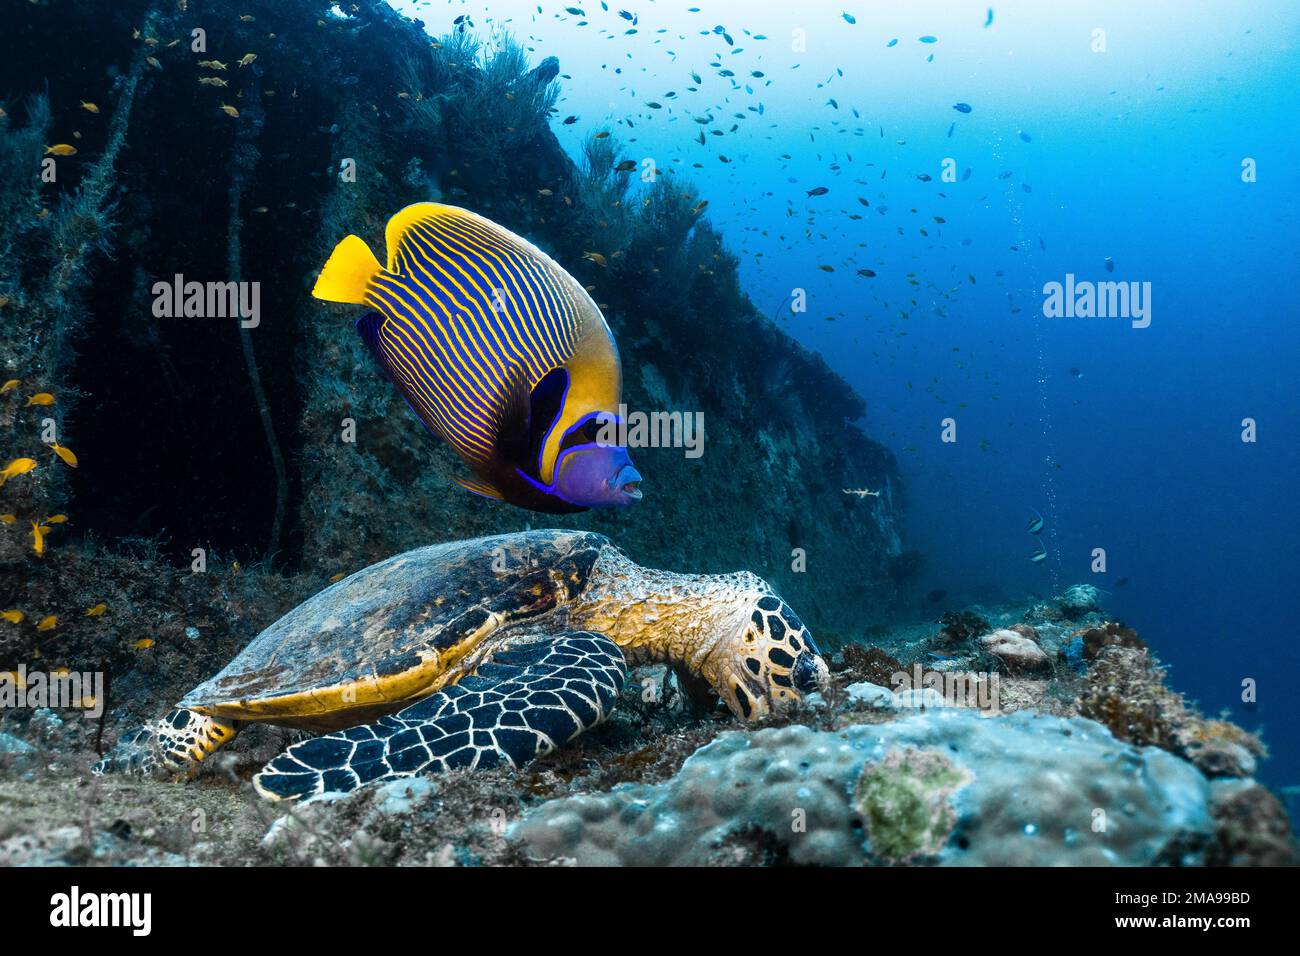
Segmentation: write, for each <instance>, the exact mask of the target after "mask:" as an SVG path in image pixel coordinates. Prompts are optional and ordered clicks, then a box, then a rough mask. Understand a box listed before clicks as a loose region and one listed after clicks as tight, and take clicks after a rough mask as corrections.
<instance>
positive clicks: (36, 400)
mask: <svg viewBox="0 0 1300 956" xmlns="http://www.w3.org/2000/svg"><path fill="white" fill-rule="evenodd" d="M27 404H28V406H31V405H53V404H54V396H53V395H51V394H50V393H49V392H37V393H36V394H35V395H33V396H32V397H31V398H29V399H27Z"/></svg>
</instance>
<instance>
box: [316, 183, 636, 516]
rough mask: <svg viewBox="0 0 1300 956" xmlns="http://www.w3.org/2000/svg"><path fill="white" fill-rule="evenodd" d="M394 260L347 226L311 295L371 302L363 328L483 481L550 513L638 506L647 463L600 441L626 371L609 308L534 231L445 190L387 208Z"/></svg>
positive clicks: (411, 397)
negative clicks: (464, 203)
mask: <svg viewBox="0 0 1300 956" xmlns="http://www.w3.org/2000/svg"><path fill="white" fill-rule="evenodd" d="M386 240H387V244H388V267H387V268H384V267H382V266H381V265H380V264H379V261H378V260H377V259H376V258H375V257H374V255H373V254H372V253H371V251H370V248H369V247H368V246H367V245H366V243H365V241H364V240H362V239H360V238H359V237H357V236H348V237H347V238H345V239H344V240H343V241H342V242H340V243H339V244H338V245H337V246H336V247H335V248H334V252H333V253H332V254H331V255H330V257H329V260H328V261H327V262H326V263H325V268H324V269H322V270H321V274H320V278H319V279H317V280H316V286H315V288H313V289H312V295H314V296H315V297H316V298H318V299H324V300H326V301H328V302H349V303H353V304H357V305H368V306H370V308H371V309H373V310H374V311H372V312H368V313H366V314H365V315H363V316H362V317H361V318H360V319H359V320H358V321H357V331H358V332H359V333H360V335H361V337H362V339H364V340H365V342H366V345H367V346H369V348H370V351H371V353H372V354H373V355H374V357H375V359H376V361H378V362H379V364H380V366H381V367H382V368H383V370H384V371H385V372H386V373H387V375H388V377H389V378H390V379H391V380H392V381H393V383H394V384H395V385H396V386H397V387H398V389H399V390H400V391H401V393H402V395H403V396H404V397H405V398H406V400H407V402H408V403H409V404H410V406H411V408H412V410H413V411H414V412H415V413H416V415H418V416H419V418H420V420H421V421H422V422H423V423H424V424H425V427H427V428H428V429H429V430H430V431H431V432H433V433H434V434H437V435H440V436H442V438H444V439H445V440H446V441H447V442H449V443H450V444H451V446H452V447H453V448H455V449H456V452H457V453H458V454H459V455H460V457H461V458H462V459H463V460H464V461H465V463H466V464H468V465H469V467H470V468H471V469H472V470H473V472H474V477H473V478H458V479H457V482H458V483H459V484H460V485H461V486H463V487H464V488H467V489H468V490H470V491H472V492H474V493H475V494H480V495H484V496H486V497H489V498H496V499H500V500H503V501H508V502H510V503H511V504H514V505H518V506H519V507H521V508H528V509H530V510H532V511H543V512H548V513H551V514H564V513H569V512H575V511H582V510H584V509H586V508H601V507H615V506H625V505H630V504H632V503H634V502H636V501H638V500H640V498H641V490H640V483H641V475H640V474H639V473H638V472H637V470H636V469H635V468H634V467H633V466H632V460H631V458H630V457H629V455H628V453H627V449H626V448H624V447H622V446H619V445H615V444H612V443H605V442H601V441H598V439H599V438H600V437H601V432H602V430H603V426H605V425H607V424H608V425H610V426H612V425H614V424H617V421H618V419H617V413H618V407H619V400H620V398H621V394H622V389H623V371H622V367H621V366H620V364H619V358H618V347H617V346H616V345H615V344H614V337H613V336H612V335H611V334H610V331H609V326H608V325H607V324H606V323H605V317H604V316H603V315H601V313H600V309H598V308H597V307H596V303H595V302H593V301H592V300H591V296H589V295H588V294H587V292H586V290H585V289H583V288H582V286H581V285H579V284H578V281H577V280H576V279H574V278H573V276H571V275H569V273H567V272H565V271H564V269H562V268H561V267H560V266H559V265H558V264H557V263H556V262H555V261H554V260H553V259H551V257H550V256H548V255H546V254H545V253H544V252H542V251H541V250H540V249H538V248H537V247H536V246H534V245H533V244H532V243H530V242H528V241H527V240H525V239H523V238H521V237H519V236H517V235H515V234H514V233H512V232H510V231H509V230H507V229H503V228H502V227H501V226H498V225H497V224H496V223H494V222H491V221H489V220H487V219H485V218H483V217H482V216H479V215H477V214H475V213H472V212H469V211H468V210H465V209H458V208H456V207H454V206H444V205H441V204H439V203H430V202H426V203H417V204H415V205H413V206H407V207H406V208H405V209H403V210H402V211H401V212H399V213H397V215H395V216H393V218H392V219H390V220H389V221H388V228H387V230H386Z"/></svg>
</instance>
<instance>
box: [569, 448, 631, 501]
mask: <svg viewBox="0 0 1300 956" xmlns="http://www.w3.org/2000/svg"><path fill="white" fill-rule="evenodd" d="M553 493H554V494H556V495H558V496H559V497H561V498H563V499H564V500H565V501H568V502H571V503H572V504H575V505H579V506H581V507H584V508H619V507H627V506H628V505H632V504H635V503H636V502H638V501H640V500H641V473H640V472H639V471H637V470H636V468H635V467H634V466H633V465H632V457H631V456H630V455H629V454H628V453H627V449H626V448H624V447H623V446H622V445H599V444H596V443H594V442H593V443H591V444H581V445H573V446H571V447H569V448H566V449H564V451H562V452H560V459H559V461H558V462H557V463H556V466H555V485H554V492H553Z"/></svg>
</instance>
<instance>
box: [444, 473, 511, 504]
mask: <svg viewBox="0 0 1300 956" xmlns="http://www.w3.org/2000/svg"><path fill="white" fill-rule="evenodd" d="M456 484H458V485H460V486H461V487H462V488H464V489H465V490H466V491H470V492H473V493H474V494H476V495H482V496H483V497H484V498H492V499H494V500H496V501H505V500H506V497H505V495H503V494H501V492H499V491H497V490H496V489H495V488H493V487H492V486H491V485H489V484H488V483H487V482H486V481H480V480H479V479H477V478H457V479H456Z"/></svg>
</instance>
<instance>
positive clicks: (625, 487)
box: [609, 465, 641, 501]
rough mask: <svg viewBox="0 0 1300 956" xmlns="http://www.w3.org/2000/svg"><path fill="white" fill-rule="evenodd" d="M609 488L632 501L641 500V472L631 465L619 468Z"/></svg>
mask: <svg viewBox="0 0 1300 956" xmlns="http://www.w3.org/2000/svg"><path fill="white" fill-rule="evenodd" d="M609 486H610V487H611V488H613V489H614V490H615V491H621V492H622V493H623V494H625V495H627V496H628V498H630V499H631V500H633V501H640V500H641V472H639V471H637V470H636V469H635V468H633V467H632V466H631V465H624V466H623V467H622V468H620V469H619V470H618V474H617V475H615V476H614V480H613V481H611V482H610V483H609Z"/></svg>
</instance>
